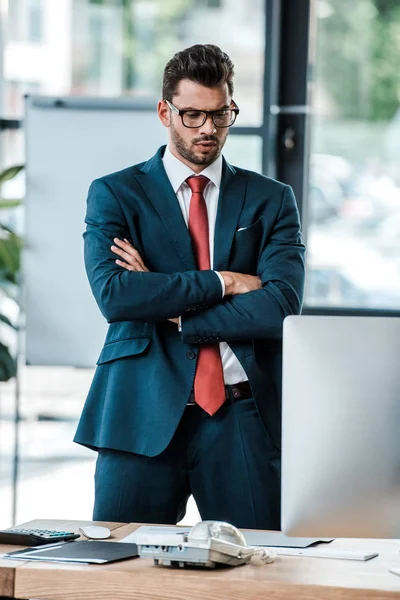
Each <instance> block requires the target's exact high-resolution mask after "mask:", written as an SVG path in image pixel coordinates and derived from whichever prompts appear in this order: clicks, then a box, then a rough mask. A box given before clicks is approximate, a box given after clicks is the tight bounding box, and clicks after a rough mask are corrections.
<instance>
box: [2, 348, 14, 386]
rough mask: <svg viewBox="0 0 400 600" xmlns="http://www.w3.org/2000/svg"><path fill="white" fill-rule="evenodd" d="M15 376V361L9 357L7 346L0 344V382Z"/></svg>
mask: <svg viewBox="0 0 400 600" xmlns="http://www.w3.org/2000/svg"><path fill="white" fill-rule="evenodd" d="M16 374H17V361H16V360H15V359H14V358H13V357H12V356H11V354H10V352H9V350H8V348H7V346H5V345H4V344H2V343H1V342H0V381H8V380H9V379H11V378H12V377H15V376H16Z"/></svg>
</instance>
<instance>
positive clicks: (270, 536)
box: [242, 529, 333, 548]
mask: <svg viewBox="0 0 400 600" xmlns="http://www.w3.org/2000/svg"><path fill="white" fill-rule="evenodd" d="M242 531H243V534H244V537H245V538H246V542H247V544H248V545H249V546H274V547H278V546H279V547H281V548H307V547H308V546H311V545H312V544H316V543H317V542H332V539H333V538H306V537H288V536H287V535H285V534H284V533H282V532H281V531H246V530H245V529H243V530H242Z"/></svg>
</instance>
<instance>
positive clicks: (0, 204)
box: [0, 198, 23, 209]
mask: <svg viewBox="0 0 400 600" xmlns="http://www.w3.org/2000/svg"><path fill="white" fill-rule="evenodd" d="M22 202H23V201H22V199H18V198H0V209H1V208H14V207H15V206H20V205H21V204H22Z"/></svg>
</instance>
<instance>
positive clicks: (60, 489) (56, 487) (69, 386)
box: [0, 367, 200, 528]
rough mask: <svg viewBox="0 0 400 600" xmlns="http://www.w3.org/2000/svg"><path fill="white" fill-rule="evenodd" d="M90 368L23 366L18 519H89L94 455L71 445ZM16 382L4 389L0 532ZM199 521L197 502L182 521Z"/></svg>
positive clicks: (7, 507) (8, 504) (8, 493)
mask: <svg viewBox="0 0 400 600" xmlns="http://www.w3.org/2000/svg"><path fill="white" fill-rule="evenodd" d="M92 375H93V371H92V370H91V369H73V368H59V367H23V369H22V371H21V376H20V382H21V397H20V405H21V416H22V422H21V423H20V432H19V438H20V439H19V453H20V461H19V464H18V487H17V517H16V522H17V523H22V522H25V521H29V520H31V519H37V518H60V519H90V518H91V514H92V507H93V496H94V486H93V475H94V466H95V459H96V454H95V453H94V452H92V451H91V450H88V449H86V448H83V447H82V446H79V445H77V444H74V443H73V442H72V438H73V435H74V432H75V428H76V423H77V419H78V417H79V414H80V412H81V409H82V405H83V402H84V399H85V395H86V392H87V390H88V388H89V385H90V381H91V378H92ZM14 414H15V383H14V382H9V383H6V384H2V386H1V388H0V415H1V419H0V528H5V527H9V526H10V525H12V522H11V519H12V499H13V495H12V480H13V466H14V465H13V460H14V456H13V451H14V441H15V438H14V433H15V427H14V423H13V417H14ZM199 520H200V516H199V513H198V511H197V507H196V505H195V502H194V500H193V498H190V500H189V502H188V507H187V513H186V516H185V518H184V519H183V521H182V523H183V524H185V525H191V524H194V523H196V522H197V521H199Z"/></svg>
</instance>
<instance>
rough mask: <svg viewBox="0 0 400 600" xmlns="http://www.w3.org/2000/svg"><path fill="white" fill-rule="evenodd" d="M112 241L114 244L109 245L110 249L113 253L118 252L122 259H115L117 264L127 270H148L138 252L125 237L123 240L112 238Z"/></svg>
mask: <svg viewBox="0 0 400 600" xmlns="http://www.w3.org/2000/svg"><path fill="white" fill-rule="evenodd" d="M113 241H114V244H116V246H111V250H112V251H113V252H114V254H118V256H120V257H121V258H123V259H124V260H119V259H117V260H116V261H115V262H116V263H117V265H119V266H120V267H124V269H127V271H139V272H142V273H143V272H148V271H149V269H148V268H147V267H146V265H145V264H144V262H143V259H142V257H141V256H140V254H139V252H138V251H137V250H136V249H135V248H134V247H133V246H132V244H131V243H130V242H128V240H127V239H126V238H124V240H120V239H118V238H114V240H113Z"/></svg>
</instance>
